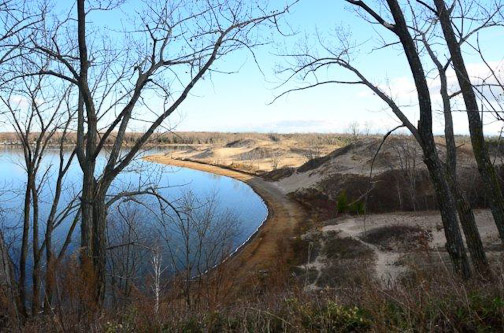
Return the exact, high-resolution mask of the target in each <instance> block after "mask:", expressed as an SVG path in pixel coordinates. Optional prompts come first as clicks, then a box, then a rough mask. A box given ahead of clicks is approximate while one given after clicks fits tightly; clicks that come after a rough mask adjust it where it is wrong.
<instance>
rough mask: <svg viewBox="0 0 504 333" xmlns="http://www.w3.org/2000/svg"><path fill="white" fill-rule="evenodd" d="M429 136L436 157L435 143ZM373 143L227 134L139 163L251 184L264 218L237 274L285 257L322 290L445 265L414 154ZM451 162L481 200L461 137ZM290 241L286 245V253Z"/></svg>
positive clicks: (269, 267) (406, 147)
mask: <svg viewBox="0 0 504 333" xmlns="http://www.w3.org/2000/svg"><path fill="white" fill-rule="evenodd" d="M437 141H438V143H439V147H440V150H439V154H440V157H441V158H442V159H443V158H444V155H445V154H444V151H443V147H444V146H443V142H442V140H441V139H439V138H438V139H437ZM379 144H380V138H378V137H364V138H355V137H351V136H343V137H341V136H339V137H337V136H320V137H317V136H316V135H306V136H303V135H292V136H288V137H285V136H284V137H282V136H273V135H252V136H250V137H246V136H238V137H236V136H230V137H227V138H226V139H223V140H219V142H217V143H206V144H198V145H186V146H183V147H178V149H176V150H170V151H169V152H167V153H165V154H160V155H153V156H150V157H148V158H147V159H148V160H151V161H154V162H158V163H166V164H170V165H175V166H181V167H189V168H193V169H198V170H202V171H207V172H212V173H216V174H220V175H224V176H229V177H233V178H235V179H238V180H240V181H243V182H246V183H247V184H249V185H250V186H251V187H252V188H253V189H254V190H255V191H256V192H257V193H258V194H259V195H260V196H261V197H262V198H263V199H264V201H265V202H266V204H267V206H268V208H269V216H268V219H267V221H266V222H265V224H264V225H263V227H262V228H261V229H260V230H259V232H258V233H257V234H256V235H255V236H254V237H253V238H252V239H251V241H250V242H249V243H248V244H247V245H246V246H244V247H243V248H242V249H241V250H240V251H239V253H238V254H237V255H236V256H234V257H233V259H232V262H233V264H234V265H237V266H235V267H237V270H238V271H239V272H240V273H239V274H238V275H239V276H240V278H242V279H243V278H246V277H247V276H250V275H254V274H257V273H258V272H263V273H264V272H265V273H266V274H269V272H271V271H274V270H275V268H276V265H278V261H279V260H280V259H279V258H280V257H285V258H287V259H286V260H290V261H291V262H292V263H293V264H294V265H295V267H297V269H296V270H295V274H297V276H298V277H299V278H300V279H301V280H302V281H304V284H305V288H306V289H320V288H323V287H326V286H335V285H338V283H340V282H341V281H342V280H345V279H347V280H349V281H356V279H359V278H360V277H359V276H356V275H355V274H353V273H350V272H360V273H365V274H370V275H373V276H374V277H377V278H378V280H380V281H382V283H385V284H390V283H394V281H396V280H397V279H398V278H400V277H401V276H403V275H404V274H407V272H408V269H411V267H412V265H415V264H417V263H421V264H422V265H424V266H425V265H431V264H435V265H438V264H440V265H441V266H443V265H444V264H445V263H447V258H446V251H445V249H444V244H445V237H444V232H443V229H442V223H441V218H440V216H439V214H438V213H437V212H436V211H435V208H436V201H435V196H434V192H433V190H432V188H431V185H430V180H429V177H428V175H427V174H426V170H425V166H424V165H423V163H422V156H421V150H420V149H419V147H418V146H417V145H416V143H415V142H414V141H413V140H412V139H411V138H410V137H392V138H391V139H390V140H388V141H387V143H386V144H385V145H384V146H383V147H382V149H381V151H380V152H379V153H377V149H378V147H379ZM494 157H495V160H500V155H498V156H494ZM458 167H459V173H460V174H459V177H460V178H459V179H461V182H462V183H463V187H464V188H465V191H466V194H467V195H468V197H469V200H470V201H471V203H472V204H473V206H474V207H480V206H484V205H485V198H484V196H483V195H482V194H481V191H479V189H480V188H481V187H480V186H479V185H478V183H477V182H478V177H477V176H475V175H477V174H476V168H475V165H474V159H473V157H472V153H471V151H470V147H468V144H467V141H464V144H463V145H462V146H461V148H460V149H459V154H458ZM369 193H371V194H369ZM342 195H344V202H343V203H342V201H343V199H342V198H343V196H342ZM347 196H348V197H347ZM360 204H362V205H360ZM364 206H365V207H366V208H367V214H365V215H362V213H363V212H362V211H361V210H362V207H364ZM381 212H386V213H381ZM475 215H476V220H477V223H478V227H479V229H480V232H481V235H482V239H483V241H484V244H485V247H486V248H487V252H488V253H489V256H491V257H492V256H496V255H499V254H500V253H501V249H500V245H499V244H500V241H499V239H498V237H497V235H498V234H497V230H496V228H495V225H494V224H493V220H492V217H491V214H490V212H489V211H488V210H485V209H479V210H476V212H475ZM296 240H297V242H298V243H299V244H298V243H296ZM288 242H291V243H292V242H294V246H293V250H291V247H288V246H285V244H286V243H288ZM301 243H303V244H302V245H301ZM294 253H295V254H294ZM425 253H428V256H429V257H428V258H425V257H422V256H423V255H424V254H425ZM293 255H295V256H297V257H296V258H292V256H293ZM289 256H290V258H289Z"/></svg>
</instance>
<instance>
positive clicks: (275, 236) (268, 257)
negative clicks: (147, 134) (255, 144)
mask: <svg viewBox="0 0 504 333" xmlns="http://www.w3.org/2000/svg"><path fill="white" fill-rule="evenodd" d="M145 160H147V161H151V162H155V163H162V164H168V165H172V166H178V167H184V168H190V169H195V170H199V171H205V172H210V173H213V174H217V175H222V176H227V177H231V178H234V179H237V180H240V181H242V182H245V183H247V184H248V185H250V186H251V187H252V188H253V189H254V191H255V192H256V193H257V194H258V195H259V196H261V198H262V199H263V200H264V202H265V203H266V205H267V206H268V211H269V212H268V218H267V220H266V222H265V223H264V224H263V226H262V227H261V228H260V229H259V231H258V232H257V233H256V234H255V235H254V237H252V238H251V239H250V241H249V242H248V243H247V244H245V245H244V246H243V247H242V248H241V249H240V251H239V252H238V253H237V254H236V255H235V256H233V258H232V259H231V260H229V261H228V262H230V263H231V264H233V265H236V267H233V269H237V270H238V271H237V276H238V277H239V278H240V279H248V277H250V276H253V275H257V273H258V272H260V271H268V272H270V271H273V270H274V269H276V268H277V267H275V266H276V265H277V264H278V262H279V258H284V259H285V257H286V256H288V255H289V253H286V249H285V248H282V247H281V246H279V244H281V243H282V242H283V241H287V240H289V238H291V237H292V236H294V230H295V227H296V226H297V225H298V223H299V222H300V221H302V220H304V219H306V218H307V213H306V211H305V210H304V209H303V208H302V207H301V206H300V205H299V204H298V203H297V202H295V201H293V200H291V199H289V198H287V197H286V196H285V195H284V194H283V193H282V192H281V191H280V189H278V188H277V187H276V186H274V185H273V184H271V183H269V182H266V181H264V180H263V179H261V178H259V177H255V176H252V175H250V174H245V173H242V172H238V171H234V170H229V169H224V168H220V167H216V166H213V165H209V164H203V163H197V162H190V161H181V160H175V159H172V158H170V157H168V156H164V155H152V156H148V157H146V158H145Z"/></svg>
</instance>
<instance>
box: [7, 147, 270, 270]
mask: <svg viewBox="0 0 504 333" xmlns="http://www.w3.org/2000/svg"><path fill="white" fill-rule="evenodd" d="M160 152H163V151H160V150H151V151H148V152H146V153H144V154H146V155H148V154H154V153H160ZM58 159H59V156H58V152H57V151H55V150H54V151H50V150H49V151H48V152H47V153H46V157H45V159H44V164H43V169H42V170H41V172H40V175H42V174H43V173H44V172H43V171H45V170H46V169H47V168H48V167H49V166H50V165H51V164H54V163H57V162H58ZM104 161H105V156H101V157H100V159H99V163H100V164H101V165H103V163H104ZM55 173H56V166H54V167H52V168H50V169H49V172H48V173H47V174H48V176H47V177H48V178H47V179H48V182H47V186H45V187H44V189H43V191H42V195H41V203H40V206H41V207H40V211H41V213H40V215H41V222H44V221H45V217H46V216H47V214H48V212H49V209H50V202H51V200H52V196H53V192H52V187H53V186H51V185H52V184H54V179H55ZM25 178H26V175H25V172H24V168H23V154H22V151H21V150H20V149H16V148H10V147H2V148H0V184H1V186H2V188H3V189H4V191H3V193H2V194H1V197H0V207H1V209H2V210H3V214H2V215H3V216H2V227H3V229H4V230H5V234H6V238H8V240H9V241H10V242H11V244H12V245H13V247H12V251H14V253H15V252H16V245H19V235H20V227H21V222H22V218H23V214H22V212H23V211H22V207H23V192H22V189H23V184H24V183H25V181H26V179H25ZM81 178H82V174H81V171H80V168H79V166H78V165H77V160H76V159H75V160H74V162H73V164H72V165H71V167H70V170H69V172H68V174H67V177H66V179H65V181H64V191H63V198H62V204H61V206H62V207H63V206H64V204H65V203H66V202H68V201H69V200H70V199H71V198H73V197H74V196H76V195H77V191H79V189H80V183H81ZM142 184H156V185H157V186H160V187H162V189H161V190H160V191H159V192H160V193H161V194H162V195H163V196H165V197H166V198H168V199H169V200H171V201H173V202H175V203H178V204H180V198H181V197H184V196H186V197H187V195H188V193H192V198H193V199H195V200H198V202H199V203H202V202H205V201H207V200H208V199H209V198H213V199H214V202H215V210H214V214H215V215H216V216H217V217H216V219H217V220H218V219H219V216H221V215H224V214H227V215H226V216H232V220H233V226H234V227H233V228H234V229H236V232H233V234H232V242H231V243H232V248H237V247H238V246H240V245H241V244H242V243H243V242H245V241H246V240H247V239H248V238H249V237H250V236H251V235H252V234H253V233H254V232H255V231H256V230H257V228H258V227H259V226H260V225H261V223H262V222H263V221H264V220H265V218H266V216H267V213H268V212H267V208H266V206H265V204H264V202H263V201H262V199H261V198H260V197H259V196H258V195H257V194H256V193H255V192H254V191H253V190H252V189H251V188H250V187H249V186H248V185H246V184H244V183H242V182H239V181H237V180H234V179H232V178H228V177H223V176H217V175H214V174H210V173H206V172H201V171H195V170H191V169H186V168H179V167H170V166H163V165H159V164H155V163H149V162H145V161H141V160H137V161H135V162H134V163H133V164H132V165H131V167H130V168H128V170H126V171H125V172H123V173H122V174H120V175H119V176H118V178H117V179H116V181H115V182H114V183H113V186H112V188H111V190H110V193H111V194H113V193H117V192H118V191H121V190H125V189H129V190H134V189H137V188H138V187H139V186H140V185H142ZM140 200H142V202H143V203H144V204H145V206H144V205H140V204H136V203H134V202H133V203H132V202H129V203H126V204H123V205H122V206H121V208H118V206H117V205H115V206H112V207H111V209H110V213H109V216H110V217H117V216H120V214H119V213H122V214H123V215H124V214H125V212H127V213H128V214H129V215H133V216H134V217H135V219H136V222H135V223H136V225H135V230H134V231H135V232H136V233H137V234H138V233H139V234H141V235H140V236H138V237H140V238H142V237H143V239H144V240H145V241H146V242H152V241H153V239H154V238H153V237H155V236H156V234H157V235H158V236H160V235H161V234H162V233H164V234H163V235H161V236H162V237H161V236H160V237H161V238H162V241H161V243H163V244H165V245H168V246H171V250H172V252H173V250H174V249H175V251H176V252H177V253H178V255H182V254H183V251H182V249H181V248H182V247H183V246H182V245H181V244H182V240H181V235H182V234H183V233H181V232H180V228H178V227H177V226H176V224H173V223H172V224H171V225H165V226H164V228H163V231H162V232H160V231H159V230H160V229H159V228H160V227H159V223H158V222H157V220H156V217H155V216H158V215H157V212H156V209H157V208H156V207H157V205H156V201H155V200H154V201H153V198H152V197H149V198H145V197H142V198H140ZM202 206H204V205H202ZM146 207H147V208H146ZM129 215H128V216H129ZM70 221H71V217H69V218H68V219H67V220H66V221H65V222H64V223H62V225H61V226H60V227H59V228H58V229H57V230H56V231H55V237H54V238H55V239H56V241H55V243H56V244H58V243H59V244H61V243H62V240H63V239H64V237H65V236H66V234H67V231H68V228H69V225H70ZM138 221H140V222H138ZM165 223H167V224H170V223H169V222H165ZM216 223H217V224H218V223H219V222H218V221H217V222H216ZM109 225H110V223H109ZM118 225H119V226H118V227H117V229H114V230H109V238H110V243H111V245H113V243H117V244H119V243H120V242H121V237H124V230H125V228H127V227H128V226H131V225H130V224H125V223H122V224H121V223H118ZM224 228H228V227H227V226H224ZM40 230H41V233H43V231H44V230H45V225H44V224H43V223H41V226H40ZM111 233H112V234H111ZM119 233H121V234H120V236H119V235H118V234H119ZM79 236H80V232H79V230H78V228H77V229H76V230H75V232H74V233H73V240H74V241H73V244H72V246H73V247H72V248H75V246H76V245H78V239H79ZM149 237H150V238H149ZM122 239H124V238H122ZM162 246H163V245H162ZM230 246H231V245H230ZM56 247H57V246H56ZM72 248H71V251H72ZM71 251H70V252H71ZM166 251H167V249H166V248H165V249H164V250H163V252H166ZM165 257H166V256H165ZM144 260H146V259H144ZM165 260H166V259H165ZM167 265H168V263H167Z"/></svg>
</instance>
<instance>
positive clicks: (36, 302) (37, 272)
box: [30, 182, 41, 315]
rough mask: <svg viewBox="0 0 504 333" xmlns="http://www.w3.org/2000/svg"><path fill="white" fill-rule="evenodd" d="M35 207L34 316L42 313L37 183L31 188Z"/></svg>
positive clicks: (33, 241) (33, 243)
mask: <svg viewBox="0 0 504 333" xmlns="http://www.w3.org/2000/svg"><path fill="white" fill-rule="evenodd" d="M30 191H31V192H32V205H33V223H32V224H33V236H32V237H33V240H32V246H33V248H32V250H33V271H32V289H33V290H32V315H36V314H38V313H39V311H40V282H41V279H40V250H39V199H38V191H37V187H36V184H35V182H33V186H32V187H31V188H30Z"/></svg>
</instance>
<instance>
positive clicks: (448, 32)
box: [434, 0, 504, 242]
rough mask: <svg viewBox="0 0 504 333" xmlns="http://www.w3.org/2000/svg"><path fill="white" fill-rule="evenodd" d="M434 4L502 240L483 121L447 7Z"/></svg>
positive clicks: (499, 198)
mask: <svg viewBox="0 0 504 333" xmlns="http://www.w3.org/2000/svg"><path fill="white" fill-rule="evenodd" d="M434 3H435V5H436V9H437V15H438V17H439V20H440V23H441V27H442V29H443V34H444V37H445V40H446V43H447V45H448V49H449V51H450V55H451V59H452V62H453V66H454V68H455V74H456V75H457V80H458V83H459V85H460V89H461V92H462V96H463V98H464V102H465V105H466V109H467V110H466V112H467V119H468V121H469V132H470V134H471V143H472V148H473V152H474V157H475V158H476V162H477V164H478V170H479V172H480V174H481V178H482V180H483V185H484V190H485V192H486V195H487V197H488V200H489V204H490V209H491V210H492V214H493V217H494V220H495V224H496V225H497V229H498V231H499V236H500V238H501V240H502V241H503V242H504V196H503V195H502V191H501V188H500V184H499V180H498V178H497V174H496V172H495V168H494V167H493V165H492V163H491V160H490V157H489V154H488V149H487V146H486V142H485V138H484V135H483V122H482V120H481V117H480V115H479V107H478V102H477V100H476V95H475V93H474V90H473V87H472V84H471V81H470V78H469V74H468V72H467V69H466V66H465V62H464V58H463V56H462V52H461V49H460V44H459V43H458V42H457V39H456V37H455V33H454V31H453V27H452V25H451V19H450V12H449V11H448V10H447V8H446V6H445V3H444V1H443V0H434Z"/></svg>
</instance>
